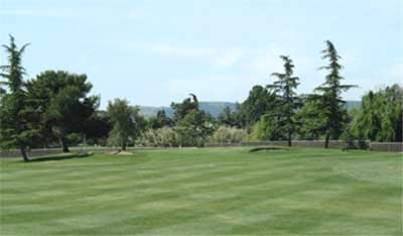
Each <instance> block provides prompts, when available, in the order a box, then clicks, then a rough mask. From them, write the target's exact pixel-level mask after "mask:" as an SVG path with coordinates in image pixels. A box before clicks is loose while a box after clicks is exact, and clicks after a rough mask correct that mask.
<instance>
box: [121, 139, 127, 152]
mask: <svg viewBox="0 0 403 236" xmlns="http://www.w3.org/2000/svg"><path fill="white" fill-rule="evenodd" d="M126 146H127V141H126V140H122V151H126Z"/></svg>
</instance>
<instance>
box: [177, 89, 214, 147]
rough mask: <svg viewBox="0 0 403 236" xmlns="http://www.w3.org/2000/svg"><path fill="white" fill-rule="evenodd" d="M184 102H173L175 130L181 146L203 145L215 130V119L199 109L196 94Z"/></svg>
mask: <svg viewBox="0 0 403 236" xmlns="http://www.w3.org/2000/svg"><path fill="white" fill-rule="evenodd" d="M190 95H191V98H187V99H185V100H183V102H182V103H172V105H171V106H172V108H173V109H174V119H173V120H174V123H175V127H174V130H175V132H176V133H177V140H178V143H179V146H203V145H204V143H205V141H206V139H207V137H208V136H209V135H211V133H212V132H213V130H214V127H213V120H212V117H211V116H210V115H208V114H207V113H206V112H204V111H201V110H199V102H198V100H197V97H196V96H195V95H194V94H190Z"/></svg>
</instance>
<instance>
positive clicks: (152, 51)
mask: <svg viewBox="0 0 403 236" xmlns="http://www.w3.org/2000/svg"><path fill="white" fill-rule="evenodd" d="M0 6H1V10H0V20H1V21H0V27H1V28H2V29H3V34H1V35H0V40H1V42H2V44H6V43H7V42H8V34H12V35H13V36H15V37H16V40H17V43H18V45H22V44H24V43H27V42H29V43H31V45H30V46H29V48H28V49H27V50H26V52H25V55H24V59H23V65H24V66H25V67H26V69H27V73H28V76H27V77H26V79H31V78H33V77H35V76H36V75H37V74H38V73H40V72H42V71H44V70H48V69H52V70H67V71H69V72H73V73H80V74H81V73H82V74H86V75H87V76H88V80H89V81H90V82H91V83H92V84H93V89H92V92H91V93H92V94H94V95H96V94H102V96H101V106H100V109H104V108H105V107H106V105H107V102H108V101H109V100H112V99H113V98H118V97H119V98H125V99H127V100H129V101H130V103H131V104H132V105H141V106H152V107H167V106H169V105H170V104H171V102H179V101H182V100H183V99H185V98H186V97H188V94H189V93H194V94H196V95H197V96H198V98H199V99H200V100H201V101H213V102H215V101H223V102H242V101H243V100H244V99H245V98H246V97H247V96H248V93H249V91H250V89H251V88H252V87H253V86H254V85H257V84H259V85H266V84H269V83H271V82H273V80H272V78H270V74H271V73H272V72H278V71H282V62H281V60H280V58H279V56H280V55H290V56H291V58H292V59H293V60H294V63H295V65H296V67H295V74H296V76H298V77H300V82H301V85H300V86H299V88H298V92H299V93H301V94H302V93H311V92H312V90H313V89H314V88H315V87H316V86H318V85H320V84H321V83H323V82H324V80H325V78H324V72H323V71H318V68H319V67H320V66H322V65H324V64H326V62H325V61H324V60H322V59H321V55H320V51H321V50H322V49H323V48H324V47H325V44H324V41H325V40H327V39H329V40H331V41H332V42H333V43H334V44H335V46H336V48H337V50H338V52H339V53H340V55H341V56H342V58H343V59H342V61H341V63H342V64H343V66H344V70H343V74H342V75H343V76H344V77H345V80H344V83H346V84H358V85H360V87H359V88H354V89H351V90H350V91H348V92H347V93H345V94H344V95H343V98H344V99H345V100H352V101H359V100H361V97H362V96H363V95H364V94H365V92H367V91H369V90H375V89H378V88H381V87H383V86H388V85H391V84H393V83H398V84H401V78H402V77H403V58H402V46H401V43H400V42H401V41H402V38H403V37H402V30H401V26H402V25H403V24H402V22H403V18H402V14H401V13H402V12H401V11H402V2H401V1H399V0H390V1H380V0H371V1H368V0H360V1H354V2H352V3H351V2H349V1H347V0H343V1H337V2H332V3H329V2H321V1H317V0H310V1H304V2H303V3H301V2H298V1H295V0H294V1H293V0H288V1H277V0H271V1H257V0H256V1H247V2H245V1H219V2H218V1H191V2H184V1H169V2H165V1H152V2H151V1H136V2H132V1H125V0H123V1H118V2H110V1H96V2H95V1H91V0H84V1H77V0H73V1H67V0H63V1H57V2H55V1H49V0H45V1H36V0H24V1H18V2H16V1H10V0H2V1H0ZM329 9H330V10H329ZM5 61H6V58H5V57H4V54H3V53H1V58H0V64H4V62H5Z"/></svg>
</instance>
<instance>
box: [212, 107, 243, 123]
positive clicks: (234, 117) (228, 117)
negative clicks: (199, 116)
mask: <svg viewBox="0 0 403 236" xmlns="http://www.w3.org/2000/svg"><path fill="white" fill-rule="evenodd" d="M239 109H240V106H239V104H237V106H236V110H235V111H232V110H231V108H230V107H228V106H226V107H225V108H224V109H223V110H222V112H221V113H220V114H219V115H218V117H217V123H218V124H219V125H222V126H229V127H238V128H240V127H242V120H241V116H240V110H239Z"/></svg>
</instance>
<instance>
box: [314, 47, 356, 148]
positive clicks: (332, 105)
mask: <svg viewBox="0 0 403 236" xmlns="http://www.w3.org/2000/svg"><path fill="white" fill-rule="evenodd" d="M322 54H323V57H322V58H323V59H326V60H328V62H329V64H328V65H327V66H323V67H321V68H320V69H324V70H326V71H328V74H327V75H326V81H325V82H324V83H323V84H322V85H321V86H319V87H317V88H316V89H315V91H316V92H318V94H315V95H312V96H311V99H314V100H317V103H315V105H317V112H318V115H317V118H316V119H315V120H316V121H314V122H318V123H319V124H323V127H322V129H323V133H324V135H325V148H327V147H328V144H329V139H330V138H333V139H338V138H339V136H340V135H341V134H342V132H343V129H344V126H345V125H346V123H347V122H348V115H347V110H346V108H345V106H344V104H345V102H344V101H343V100H342V98H341V93H342V92H344V91H347V90H348V89H350V88H352V87H354V86H353V85H342V84H341V80H342V79H343V77H342V76H341V75H340V71H341V69H342V66H341V64H340V63H339V60H340V59H341V57H340V56H339V55H338V53H337V50H336V48H335V47H334V45H333V44H332V42H330V41H326V49H324V50H323V51H322Z"/></svg>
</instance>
